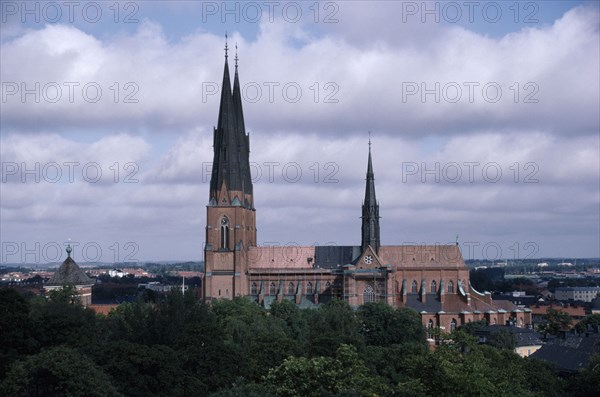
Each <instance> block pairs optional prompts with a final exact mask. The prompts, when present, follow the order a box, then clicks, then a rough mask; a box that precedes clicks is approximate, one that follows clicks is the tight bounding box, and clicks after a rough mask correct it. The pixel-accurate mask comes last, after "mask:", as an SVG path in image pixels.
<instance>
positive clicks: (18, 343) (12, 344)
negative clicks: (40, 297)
mask: <svg viewBox="0 0 600 397" xmlns="http://www.w3.org/2000/svg"><path fill="white" fill-rule="evenodd" d="M29 311H30V305H29V302H27V301H25V299H24V298H23V297H22V296H21V295H19V293H18V292H17V291H15V290H14V289H12V288H1V289H0V341H2V342H1V343H0V379H1V378H3V377H4V374H5V372H6V370H7V369H8V366H9V364H10V363H11V362H13V361H14V360H16V359H17V358H18V357H19V356H20V355H23V354H27V353H30V352H33V351H35V350H36V349H37V343H36V341H35V339H34V338H33V337H32V335H31V331H32V329H33V328H32V327H33V325H32V324H31V320H30V319H29Z"/></svg>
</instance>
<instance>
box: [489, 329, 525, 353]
mask: <svg viewBox="0 0 600 397" xmlns="http://www.w3.org/2000/svg"><path fill="white" fill-rule="evenodd" d="M488 343H489V344H490V346H494V347H495V348H498V349H508V350H514V349H515V348H516V347H517V343H518V340H517V336H516V335H515V334H512V333H511V332H510V331H509V330H507V329H501V330H498V331H496V332H493V333H492V334H491V335H490V338H489V341H488Z"/></svg>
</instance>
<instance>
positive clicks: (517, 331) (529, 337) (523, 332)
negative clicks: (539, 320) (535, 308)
mask: <svg viewBox="0 0 600 397" xmlns="http://www.w3.org/2000/svg"><path fill="white" fill-rule="evenodd" d="M501 330H507V331H508V332H510V333H511V334H513V335H515V336H516V337H517V346H535V345H541V344H542V339H541V335H540V334H539V332H537V331H534V330H532V329H529V328H520V327H513V326H509V325H499V324H495V325H488V326H486V327H481V328H479V329H478V330H477V331H475V335H491V334H494V333H496V332H499V331H501Z"/></svg>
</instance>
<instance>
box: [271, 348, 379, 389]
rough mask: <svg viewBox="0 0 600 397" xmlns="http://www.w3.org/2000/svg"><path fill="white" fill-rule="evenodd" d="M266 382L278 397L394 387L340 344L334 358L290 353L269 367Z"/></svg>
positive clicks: (353, 352)
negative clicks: (299, 355)
mask: <svg viewBox="0 0 600 397" xmlns="http://www.w3.org/2000/svg"><path fill="white" fill-rule="evenodd" d="M265 385H266V386H267V388H268V389H269V390H270V391H271V392H272V394H273V395H274V396H277V397H312V396H314V397H322V396H349V395H353V396H376V395H389V393H390V391H391V390H390V389H389V388H387V387H386V385H385V384H384V383H383V382H382V381H381V380H379V379H378V378H377V377H375V376H372V375H371V374H370V373H369V370H368V369H367V367H366V366H365V364H364V362H363V361H362V360H361V359H360V357H359V356H358V353H357V351H356V348H354V347H353V346H349V345H340V347H339V348H338V350H337V352H336V355H335V358H331V357H314V358H306V357H290V358H288V359H286V360H285V361H284V362H283V364H281V365H280V366H278V367H275V368H273V369H271V370H270V371H269V373H268V375H267V376H266V377H265Z"/></svg>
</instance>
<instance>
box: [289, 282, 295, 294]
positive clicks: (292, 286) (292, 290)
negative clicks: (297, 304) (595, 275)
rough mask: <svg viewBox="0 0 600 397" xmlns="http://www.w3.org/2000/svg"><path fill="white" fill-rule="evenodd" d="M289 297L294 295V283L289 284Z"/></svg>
mask: <svg viewBox="0 0 600 397" xmlns="http://www.w3.org/2000/svg"><path fill="white" fill-rule="evenodd" d="M288 295H294V283H289V284H288Z"/></svg>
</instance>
